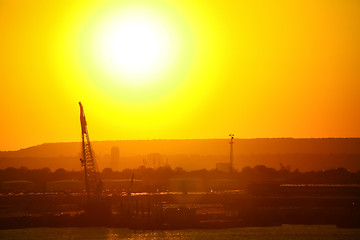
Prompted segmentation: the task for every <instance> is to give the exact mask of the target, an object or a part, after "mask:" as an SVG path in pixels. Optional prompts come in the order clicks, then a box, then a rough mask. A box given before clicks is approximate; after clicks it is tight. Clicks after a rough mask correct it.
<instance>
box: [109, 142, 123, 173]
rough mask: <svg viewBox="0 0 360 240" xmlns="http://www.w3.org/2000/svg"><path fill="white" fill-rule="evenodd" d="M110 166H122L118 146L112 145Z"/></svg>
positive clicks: (113, 167) (117, 167)
mask: <svg viewBox="0 0 360 240" xmlns="http://www.w3.org/2000/svg"><path fill="white" fill-rule="evenodd" d="M109 165H110V167H111V168H112V169H113V170H118V169H119V167H120V150H119V148H118V147H112V148H111V150H110V164H109Z"/></svg>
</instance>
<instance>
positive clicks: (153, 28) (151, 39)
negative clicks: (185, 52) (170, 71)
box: [94, 12, 175, 85]
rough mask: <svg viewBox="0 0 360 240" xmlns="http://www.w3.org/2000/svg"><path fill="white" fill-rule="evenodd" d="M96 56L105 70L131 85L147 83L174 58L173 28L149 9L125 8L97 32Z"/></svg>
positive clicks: (108, 19)
mask: <svg viewBox="0 0 360 240" xmlns="http://www.w3.org/2000/svg"><path fill="white" fill-rule="evenodd" d="M95 39H96V40H95V42H94V43H95V45H94V48H95V51H96V58H97V61H98V62H99V65H100V66H101V69H102V71H104V72H105V73H106V74H107V75H109V76H111V77H115V78H116V79H117V80H118V81H124V80H125V81H126V82H125V83H126V84H130V85H139V84H142V85H146V84H148V83H150V82H151V81H154V79H156V78H157V77H158V76H159V75H161V74H162V73H163V72H164V71H165V70H166V68H168V65H169V63H170V62H171V60H172V59H173V56H174V54H175V52H174V47H173V45H174V40H173V39H172V36H171V31H170V30H169V29H167V28H166V25H165V24H163V23H162V22H161V21H160V20H159V19H157V18H156V17H155V16H152V15H151V14H149V13H143V12H139V13H134V12H126V13H119V14H114V16H111V17H107V18H106V19H104V20H103V21H102V22H101V24H99V25H98V28H97V31H96V33H95Z"/></svg>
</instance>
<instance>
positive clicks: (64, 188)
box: [46, 180, 85, 192]
mask: <svg viewBox="0 0 360 240" xmlns="http://www.w3.org/2000/svg"><path fill="white" fill-rule="evenodd" d="M46 191H48V192H82V191H85V182H84V181H78V180H62V181H53V182H47V183H46Z"/></svg>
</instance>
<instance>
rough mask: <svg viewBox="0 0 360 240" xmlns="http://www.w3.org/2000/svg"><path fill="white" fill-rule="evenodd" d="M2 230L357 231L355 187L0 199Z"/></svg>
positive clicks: (359, 190)
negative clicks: (293, 227)
mask: <svg viewBox="0 0 360 240" xmlns="http://www.w3.org/2000/svg"><path fill="white" fill-rule="evenodd" d="M0 211H1V212H0V213H1V215H0V226H1V228H2V229H8V228H25V227H26V228H27V227H89V226H104V227H127V228H131V229H185V228H230V227H246V226H276V225H281V224H306V225H308V224H331V225H336V226H338V227H348V228H350V227H351V228H359V227H360V186H359V185H309V184H308V185H298V184H297V185H274V184H253V185H249V186H248V188H247V189H246V190H232V191H222V192H189V193H181V192H152V193H149V192H147V193H146V192H144V193H132V194H131V196H129V195H128V194H108V195H107V196H103V197H101V198H88V197H87V196H86V195H84V194H75V193H73V194H64V193H51V194H50V193H33V194H30V193H28V194H3V195H1V196H0Z"/></svg>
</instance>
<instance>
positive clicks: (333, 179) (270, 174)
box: [0, 165, 360, 187]
mask: <svg viewBox="0 0 360 240" xmlns="http://www.w3.org/2000/svg"><path fill="white" fill-rule="evenodd" d="M99 174H100V176H101V178H102V179H114V180H121V179H131V178H132V175H134V177H135V179H140V180H143V181H144V182H145V183H146V184H147V185H164V183H166V182H168V181H169V180H170V179H179V178H180V179H200V180H202V181H211V180H221V179H232V180H235V181H237V182H238V183H239V186H240V187H246V185H248V184H251V183H279V184H360V171H358V172H351V171H349V170H347V169H345V168H337V169H331V170H323V171H309V172H300V171H299V170H298V169H295V170H293V171H292V170H290V167H289V166H287V167H284V166H281V169H274V168H270V167H267V166H265V165H257V166H254V167H249V166H247V167H244V168H242V169H241V170H235V171H234V172H232V173H229V172H223V171H219V170H216V169H212V170H206V169H201V170H195V171H185V170H183V169H182V168H180V167H177V168H174V169H173V168H171V167H169V166H165V167H160V168H157V169H153V168H146V167H145V166H140V167H138V168H137V169H124V170H122V171H113V170H112V169H111V168H105V169H103V171H101V172H100V173H99ZM17 180H22V181H31V182H34V183H37V184H41V183H43V182H49V181H61V180H83V173H82V172H81V171H67V170H65V169H63V168H59V169H57V170H55V171H51V170H50V169H49V168H42V169H28V168H26V167H21V168H13V167H9V168H6V169H0V182H4V181H17Z"/></svg>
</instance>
